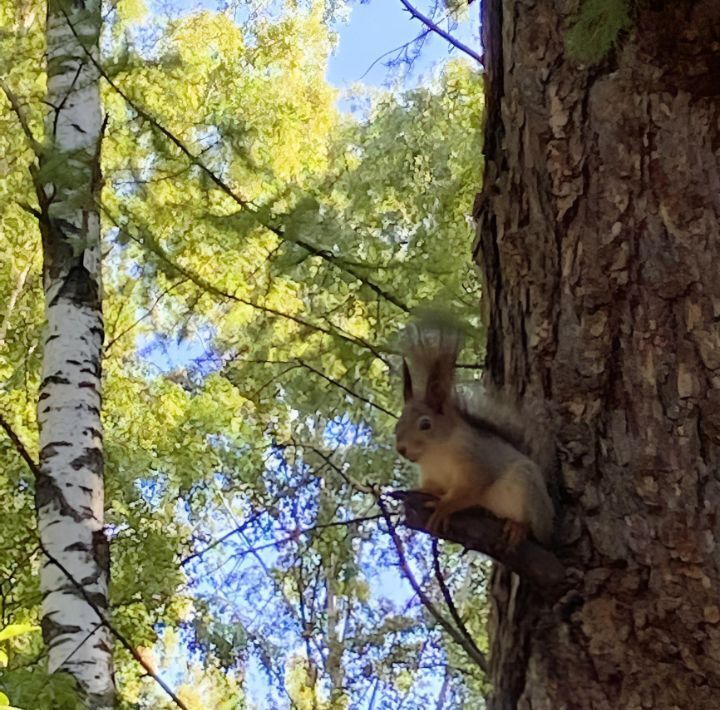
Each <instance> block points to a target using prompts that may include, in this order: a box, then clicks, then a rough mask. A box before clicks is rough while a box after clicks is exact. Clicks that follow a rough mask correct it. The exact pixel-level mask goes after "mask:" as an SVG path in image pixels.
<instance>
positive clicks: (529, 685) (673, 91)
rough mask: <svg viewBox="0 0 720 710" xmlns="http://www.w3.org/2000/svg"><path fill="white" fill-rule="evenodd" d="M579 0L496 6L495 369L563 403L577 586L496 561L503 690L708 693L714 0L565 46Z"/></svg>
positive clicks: (490, 191) (718, 74)
mask: <svg viewBox="0 0 720 710" xmlns="http://www.w3.org/2000/svg"><path fill="white" fill-rule="evenodd" d="M577 6H578V3H577V2H575V1H570V0H569V1H568V2H558V1H557V0H484V4H483V8H482V28H483V33H484V42H483V46H484V48H485V59H486V66H487V69H488V85H487V99H488V112H487V115H488V125H487V129H486V141H485V148H484V152H485V161H486V168H485V184H484V191H483V193H482V195H480V196H479V199H478V203H477V205H476V217H478V242H477V244H478V260H479V262H480V263H481V266H482V269H483V271H484V274H485V278H486V299H487V300H486V304H485V305H486V307H487V310H486V313H487V316H488V321H489V323H488V325H489V342H488V353H487V365H488V369H489V374H490V375H491V376H492V377H493V378H494V379H495V381H496V382H498V383H500V384H502V385H503V386H505V387H506V388H509V389H511V390H515V391H516V392H518V393H520V394H522V396H524V397H526V398H543V399H545V400H546V401H548V402H549V405H550V409H551V416H552V417H553V418H554V423H555V432H556V436H557V443H558V451H559V459H560V463H559V473H558V481H557V483H558V488H559V498H558V507H559V516H558V532H557V536H558V542H557V551H558V553H559V554H560V555H561V557H562V558H563V561H564V562H565V564H566V565H567V566H568V568H569V569H570V574H569V578H568V581H569V588H568V590H567V593H566V594H565V595H564V596H563V597H562V598H561V599H560V600H559V601H558V602H557V603H555V604H553V605H544V604H543V603H542V602H540V601H539V600H538V599H537V598H535V597H533V595H532V593H531V591H530V590H529V589H528V588H527V586H526V585H524V584H522V583H519V584H518V583H517V580H514V579H511V576H510V575H509V574H508V573H507V572H505V571H503V570H501V569H498V570H496V574H495V577H494V581H493V590H492V591H493V599H494V605H495V608H494V611H493V623H492V628H491V634H492V649H491V652H492V653H491V655H492V669H491V676H492V678H491V680H492V682H493V684H494V691H493V694H492V697H491V698H489V702H488V707H489V708H492V709H494V710H498V709H500V708H502V709H503V710H504V709H508V710H509V709H511V708H513V709H514V708H532V709H533V710H563V709H575V708H583V709H584V708H587V709H591V708H592V709H605V708H622V709H623V710H633V709H635V708H653V709H656V710H665V709H670V708H678V709H683V710H684V709H685V708H693V709H698V708H701V709H707V710H710V709H715V708H717V707H718V706H719V702H720V701H719V700H718V698H719V697H720V695H718V692H719V691H720V545H719V543H720V515H719V514H718V510H719V508H720V227H719V223H720V154H719V150H720V123H719V122H720V96H719V95H720V45H719V44H718V41H719V38H720V3H718V2H717V1H716V0H697V1H690V0H678V1H676V2H657V3H635V7H636V17H634V18H633V28H632V30H631V31H630V32H629V33H628V36H626V37H624V38H622V40H621V44H620V45H619V47H618V50H617V52H615V53H613V54H612V55H611V56H609V57H608V58H606V59H605V60H604V61H603V63H601V64H600V65H597V66H594V67H592V68H587V67H581V66H579V65H578V64H577V63H576V62H574V61H572V60H571V59H570V58H569V57H568V55H567V53H566V51H565V47H564V33H565V32H566V31H567V29H568V27H569V26H570V25H571V22H572V19H573V14H574V12H575V11H576V10H577Z"/></svg>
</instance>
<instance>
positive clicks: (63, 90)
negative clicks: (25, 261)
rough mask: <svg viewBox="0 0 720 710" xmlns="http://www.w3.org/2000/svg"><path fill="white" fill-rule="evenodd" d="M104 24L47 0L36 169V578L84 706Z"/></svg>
mask: <svg viewBox="0 0 720 710" xmlns="http://www.w3.org/2000/svg"><path fill="white" fill-rule="evenodd" d="M99 31H100V2H99V0H85V2H79V1H70V0H50V2H49V3H48V15H47V55H48V60H47V61H48V70H47V74H48V79H47V104H48V106H50V107H51V108H50V110H49V112H48V115H47V119H46V125H45V130H46V141H45V149H44V153H43V156H42V159H41V167H40V172H39V178H38V179H39V180H40V181H41V182H42V185H41V186H40V187H39V189H38V199H39V201H40V207H41V233H42V241H43V285H44V290H45V307H46V318H47V331H46V335H45V341H44V353H43V377H42V383H41V387H40V394H39V398H38V420H39V423H40V475H39V476H38V480H37V481H36V508H37V515H38V526H39V530H40V537H41V542H42V546H43V549H44V551H45V553H46V556H45V560H44V563H43V565H42V569H41V576H40V585H41V590H42V594H43V603H42V629H43V637H44V639H45V642H46V644H47V646H48V666H49V669H50V671H51V672H55V671H65V672H68V673H70V674H71V675H72V676H74V677H75V678H76V680H77V682H78V685H79V688H80V690H81V692H82V693H83V695H84V697H85V700H84V701H85V704H86V705H87V707H92V708H111V707H112V706H113V698H114V680H113V673H112V659H111V643H110V637H109V634H108V630H107V628H106V627H105V626H104V625H103V624H102V622H101V620H100V618H99V616H98V613H97V612H96V610H95V609H94V608H93V606H94V607H95V608H96V609H99V610H100V611H101V612H103V613H104V612H105V611H106V610H107V607H108V602H107V586H108V566H109V560H108V544H107V539H106V537H105V535H104V531H103V448H102V424H101V420H100V407H101V400H100V379H101V358H102V344H103V317H102V310H101V298H102V294H101V281H100V256H99V255H100V219H99V215H98V210H97V197H98V192H99V190H100V170H99V164H100V156H99V152H100V150H99V149H100V141H101V138H102V113H101V107H100V93H99V86H98V75H97V72H96V71H95V69H94V66H93V64H92V62H90V61H89V59H88V56H87V53H86V49H87V50H88V51H91V52H93V53H95V55H96V56H97V51H98V36H99ZM81 41H82V42H83V43H84V46H85V49H84V48H83V46H81V44H80V42H81ZM90 602H91V603H90Z"/></svg>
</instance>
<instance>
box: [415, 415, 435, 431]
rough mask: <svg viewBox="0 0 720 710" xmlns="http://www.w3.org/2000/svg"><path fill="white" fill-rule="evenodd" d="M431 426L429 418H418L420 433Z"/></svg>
mask: <svg viewBox="0 0 720 710" xmlns="http://www.w3.org/2000/svg"><path fill="white" fill-rule="evenodd" d="M431 426H432V420H431V419H430V417H420V419H418V429H421V430H422V431H427V430H428V429H429V428H430V427H431Z"/></svg>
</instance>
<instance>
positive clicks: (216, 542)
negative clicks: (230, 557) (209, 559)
mask: <svg viewBox="0 0 720 710" xmlns="http://www.w3.org/2000/svg"><path fill="white" fill-rule="evenodd" d="M266 512H267V511H265V510H261V511H260V512H259V513H255V515H252V516H250V517H249V518H248V519H247V520H246V521H245V522H243V523H242V524H240V525H238V526H237V527H236V528H233V529H232V530H230V532H226V533H225V534H224V535H221V536H220V537H219V538H218V539H217V540H213V541H212V542H211V543H210V544H209V545H208V546H207V547H204V548H203V549H202V550H199V551H198V552H193V553H192V554H191V555H188V556H187V557H184V558H183V559H182V560H181V561H180V566H181V567H184V566H185V565H186V564H188V562H191V561H192V560H195V559H198V558H201V557H203V556H204V555H206V554H207V553H208V552H210V550H212V549H214V548H216V547H217V546H218V545H222V544H223V542H225V541H226V540H229V539H230V538H231V537H232V536H233V535H238V534H239V533H241V532H243V531H244V530H245V529H246V528H247V527H248V526H250V525H252V524H253V523H254V522H255V521H256V520H257V519H258V518H260V517H262V516H263V515H265V513H266Z"/></svg>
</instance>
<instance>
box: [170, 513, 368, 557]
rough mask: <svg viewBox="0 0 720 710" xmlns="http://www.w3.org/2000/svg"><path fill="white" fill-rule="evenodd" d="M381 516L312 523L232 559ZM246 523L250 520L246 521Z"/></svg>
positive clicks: (248, 549)
mask: <svg viewBox="0 0 720 710" xmlns="http://www.w3.org/2000/svg"><path fill="white" fill-rule="evenodd" d="M381 517H382V516H380V515H365V516H363V517H360V518H351V519H350V520H333V521H332V522H331V523H320V524H319V525H313V526H312V527H309V528H302V529H300V530H295V531H294V532H293V533H292V535H288V536H287V537H284V538H281V539H279V540H273V541H272V542H266V543H264V544H263V545H256V546H255V547H248V548H246V549H245V550H241V551H240V552H238V553H237V554H234V555H232V557H233V558H234V559H237V558H240V557H245V556H247V555H254V554H256V553H257V552H261V551H262V550H269V549H270V548H271V547H279V546H280V545H285V544H286V543H288V542H297V540H298V539H299V538H300V537H301V536H302V535H307V534H308V533H311V532H315V531H316V530H324V529H325V528H337V527H342V526H348V525H354V524H355V523H366V522H369V521H371V520H379V519H380V518H381ZM247 522H248V523H249V522H251V521H247ZM245 525H246V523H243V524H242V525H240V526H238V528H236V529H234V530H231V531H230V532H229V533H227V535H225V536H223V537H225V538H228V537H230V536H231V535H234V534H235V533H241V532H242V529H243V528H244V527H245ZM207 551H208V550H207V549H205V550H203V551H202V554H204V553H206V552H207ZM194 557H198V555H197V554H194V553H193V554H192V555H189V556H188V557H186V558H185V559H183V560H181V561H180V564H181V565H185V564H186V563H187V562H189V561H190V560H191V559H192V558H194Z"/></svg>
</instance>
